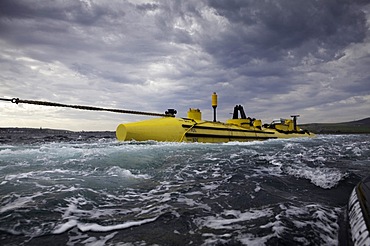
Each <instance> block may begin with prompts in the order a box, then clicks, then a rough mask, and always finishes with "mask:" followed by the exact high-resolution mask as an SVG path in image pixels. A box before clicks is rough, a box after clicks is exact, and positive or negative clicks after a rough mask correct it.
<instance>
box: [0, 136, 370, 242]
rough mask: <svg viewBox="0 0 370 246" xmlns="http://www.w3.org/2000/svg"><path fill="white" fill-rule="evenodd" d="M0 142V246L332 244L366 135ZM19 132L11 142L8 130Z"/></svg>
mask: <svg viewBox="0 0 370 246" xmlns="http://www.w3.org/2000/svg"><path fill="white" fill-rule="evenodd" d="M17 136H18V137H8V138H7V139H5V138H3V139H2V141H0V244H1V245H95V246H97V245H339V244H346V243H347V241H346V240H347V237H346V234H347V221H346V209H347V207H346V206H347V203H348V198H349V196H350V193H351V191H352V189H353V188H354V186H355V185H356V184H357V182H359V181H360V180H361V179H362V178H364V177H366V176H367V175H369V174H370V149H369V148H370V135H318V136H317V137H316V138H312V139H309V138H296V139H288V140H268V141H255V142H247V143H240V142H231V143H224V144H201V143H161V142H154V141H148V142H118V141H117V140H116V139H115V138H114V136H113V135H109V134H108V135H107V136H102V135H99V134H98V135H96V136H95V135H93V136H91V135H89V136H86V135H84V134H83V133H81V134H80V135H76V134H75V135H72V136H71V135H70V134H69V133H65V134H59V135H58V136H55V135H52V136H50V135H42V134H41V135H40V134H39V135H37V136H36V135H28V136H22V134H18V135H17ZM19 136H22V137H19Z"/></svg>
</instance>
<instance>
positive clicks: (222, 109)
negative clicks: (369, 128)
mask: <svg viewBox="0 0 370 246" xmlns="http://www.w3.org/2000/svg"><path fill="white" fill-rule="evenodd" d="M369 27H370V3H368V1H360V0H328V1H305V0H296V1H290V0H278V1H270V0H208V1H205V0H204V1H196V0H186V1H185V0H183V1H182V0H179V1H171V0H168V1H165V0H163V1H162V0H161V1H146V0H142V1H128V0H127V1H115V0H111V1H90V0H80V1H75V0H70V1H61V0H55V1H46V0H35V1H20V0H2V1H0V49H1V52H0V67H1V68H0V72H1V73H0V85H1V90H0V92H1V93H0V97H3V98H12V97H19V98H22V99H33V100H48V101H56V102H61V103H73V104H81V105H92V106H101V107H111V108H124V109H133V110H143V111H153V112H164V111H165V110H166V109H167V108H176V109H177V111H178V112H179V116H186V111H187V109H188V108H189V107H196V108H200V109H201V110H202V112H203V116H204V118H206V119H207V118H208V119H211V114H212V111H211V106H210V96H211V94H212V93H213V92H214V91H216V92H217V93H218V95H219V107H218V114H219V117H218V118H219V119H220V120H225V119H227V118H228V117H229V116H230V115H229V113H230V112H232V108H233V106H234V105H236V104H243V105H244V106H245V109H246V113H247V115H250V116H252V117H255V118H261V119H262V120H264V121H270V120H272V119H273V118H279V117H289V115H290V114H297V113H298V114H301V116H302V117H301V119H300V120H301V122H340V121H349V120H354V119H361V118H365V117H368V116H369V110H370V106H369V105H370V71H369V67H370V28H369ZM0 112H1V115H3V116H4V117H2V120H1V126H31V127H40V126H42V127H54V128H68V129H80V130H92V129H94V130H101V129H106V130H114V128H115V126H116V125H117V124H119V123H120V122H121V121H131V120H140V119H144V118H143V117H140V116H139V117H137V116H122V115H119V116H117V115H112V114H110V113H94V112H76V111H74V110H72V109H70V110H68V109H55V108H54V109H51V108H47V109H46V108H42V107H36V106H28V105H11V104H9V103H0Z"/></svg>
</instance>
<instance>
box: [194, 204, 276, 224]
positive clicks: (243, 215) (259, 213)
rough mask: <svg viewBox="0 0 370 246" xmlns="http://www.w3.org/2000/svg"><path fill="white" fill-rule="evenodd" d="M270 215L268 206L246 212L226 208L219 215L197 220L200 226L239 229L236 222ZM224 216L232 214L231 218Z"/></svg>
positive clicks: (270, 211)
mask: <svg viewBox="0 0 370 246" xmlns="http://www.w3.org/2000/svg"><path fill="white" fill-rule="evenodd" d="M271 215H272V210H271V209H269V208H266V209H262V210H255V209H251V210H249V211H246V212H241V211H238V210H226V211H224V212H223V213H222V214H221V216H209V217H205V218H203V219H201V221H199V220H198V223H199V225H200V226H201V227H208V228H213V229H240V227H241V226H240V225H239V224H238V223H240V222H242V221H250V220H255V219H258V218H261V217H267V216H271ZM224 216H228V217H230V216H232V217H234V218H232V219H226V218H225V217H224Z"/></svg>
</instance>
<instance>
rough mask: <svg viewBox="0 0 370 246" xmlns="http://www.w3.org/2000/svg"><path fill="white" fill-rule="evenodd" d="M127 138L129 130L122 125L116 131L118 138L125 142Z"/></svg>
mask: <svg viewBox="0 0 370 246" xmlns="http://www.w3.org/2000/svg"><path fill="white" fill-rule="evenodd" d="M126 136H127V129H126V127H125V125H124V124H120V125H118V127H117V130H116V137H117V139H118V140H119V141H125V140H127V139H126Z"/></svg>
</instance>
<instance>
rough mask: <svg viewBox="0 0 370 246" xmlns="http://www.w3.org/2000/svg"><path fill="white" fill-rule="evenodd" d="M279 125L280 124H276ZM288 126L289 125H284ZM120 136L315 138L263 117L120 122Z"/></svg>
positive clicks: (183, 139)
mask: <svg viewBox="0 0 370 246" xmlns="http://www.w3.org/2000/svg"><path fill="white" fill-rule="evenodd" d="M275 127H276V128H279V127H277V125H276V126H275ZM284 127H285V126H284ZM116 136H117V139H118V140H121V141H131V140H136V141H148V140H154V141H167V142H202V143H224V142H230V141H240V142H246V141H255V140H266V139H276V138H293V137H314V136H315V135H314V134H313V133H309V132H307V131H301V130H299V131H289V130H288V131H283V130H280V129H275V128H265V127H262V123H261V121H260V120H255V121H254V122H253V123H252V124H251V123H250V120H249V119H233V120H229V121H228V122H227V123H222V122H212V121H203V120H197V119H194V118H193V119H190V118H175V117H163V118H157V119H151V120H143V121H140V122H133V123H127V124H120V125H119V126H118V127H117V130H116Z"/></svg>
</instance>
